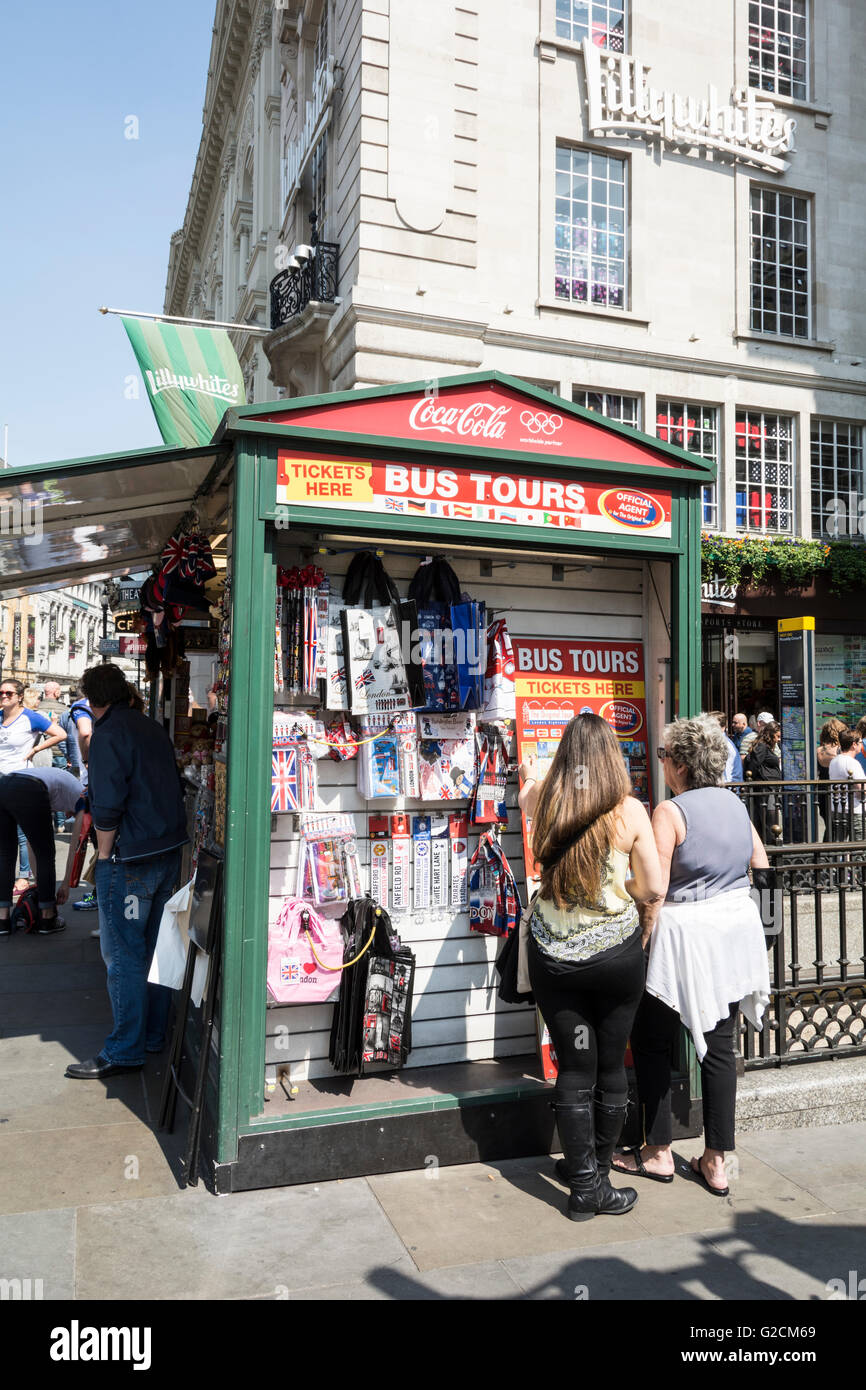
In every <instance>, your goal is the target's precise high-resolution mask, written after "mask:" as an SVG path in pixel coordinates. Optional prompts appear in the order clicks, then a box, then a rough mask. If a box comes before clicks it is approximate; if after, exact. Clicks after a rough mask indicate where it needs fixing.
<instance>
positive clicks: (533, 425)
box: [520, 410, 562, 434]
mask: <svg viewBox="0 0 866 1390" xmlns="http://www.w3.org/2000/svg"><path fill="white" fill-rule="evenodd" d="M520 423H521V425H525V426H526V428H527V429H528V430H529V432H530V434H556V431H557V430H561V429H562V416H561V415H548V413H547V411H546V410H524V412H523V414H522V415H521V417H520Z"/></svg>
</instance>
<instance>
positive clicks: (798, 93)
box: [749, 0, 809, 101]
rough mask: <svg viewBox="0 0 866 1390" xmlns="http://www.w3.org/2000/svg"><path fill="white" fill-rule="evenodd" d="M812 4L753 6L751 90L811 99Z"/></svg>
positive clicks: (782, 0)
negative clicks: (810, 25) (810, 12)
mask: <svg viewBox="0 0 866 1390" xmlns="http://www.w3.org/2000/svg"><path fill="white" fill-rule="evenodd" d="M808 22H809V14H808V0H760V3H757V4H750V5H749V86H750V87H758V88H760V90H761V91H763V92H775V93H776V94H777V95H778V96H783V97H794V98H799V99H800V100H801V101H805V100H806V99H807V97H808V95H809V58H808V54H809V30H808Z"/></svg>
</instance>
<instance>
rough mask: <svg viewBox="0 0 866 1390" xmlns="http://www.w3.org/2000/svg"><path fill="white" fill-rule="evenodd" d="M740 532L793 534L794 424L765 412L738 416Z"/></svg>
mask: <svg viewBox="0 0 866 1390" xmlns="http://www.w3.org/2000/svg"><path fill="white" fill-rule="evenodd" d="M735 434H736V526H737V530H738V531H760V532H767V531H773V532H779V533H781V534H784V535H790V534H792V533H793V530H794V420H793V417H792V416H790V415H768V414H766V412H765V411H763V410H738V411H737V416H736V430H735Z"/></svg>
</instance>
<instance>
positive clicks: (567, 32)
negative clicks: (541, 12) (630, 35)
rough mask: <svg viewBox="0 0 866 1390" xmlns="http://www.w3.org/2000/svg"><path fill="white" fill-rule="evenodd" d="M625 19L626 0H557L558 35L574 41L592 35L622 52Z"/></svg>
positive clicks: (601, 45) (596, 39)
mask: <svg viewBox="0 0 866 1390" xmlns="http://www.w3.org/2000/svg"><path fill="white" fill-rule="evenodd" d="M627 18H628V6H627V0H556V36H557V38H560V39H571V41H572V42H573V43H582V42H583V40H584V39H588V38H591V39H592V41H593V43H594V44H596V45H597V46H598V47H599V48H607V49H610V51H611V52H612V53H622V52H623V49H624V46H625V25H626V19H627Z"/></svg>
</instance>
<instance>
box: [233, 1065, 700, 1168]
mask: <svg viewBox="0 0 866 1390" xmlns="http://www.w3.org/2000/svg"><path fill="white" fill-rule="evenodd" d="M441 1070H442V1069H440V1071H441ZM461 1070H465V1068H461ZM360 1084H362V1083H360ZM353 1089H355V1090H356V1091H357V1083H356V1088H353ZM405 1089H406V1093H405V1095H403V1096H401V1098H400V1099H399V1100H394V1101H392V1102H391V1103H390V1104H388V1103H386V1104H385V1105H381V1104H375V1105H371V1106H370V1114H369V1116H368V1117H365V1115H364V1108H365V1107H364V1105H363V1104H360V1105H358V1104H356V1105H355V1106H354V1107H353V1113H352V1115H351V1117H349V1116H347V1115H346V1113H345V1110H343V1111H342V1113H340V1109H341V1108H340V1109H338V1108H335V1109H334V1110H333V1111H332V1114H331V1115H329V1114H328V1111H327V1109H322V1108H320V1109H318V1110H316V1111H302V1112H301V1113H299V1114H297V1115H296V1117H295V1121H294V1123H293V1124H292V1126H291V1128H286V1129H269V1128H268V1127H267V1122H266V1121H265V1122H263V1124H262V1128H261V1130H257V1131H256V1133H254V1134H247V1135H242V1136H241V1138H240V1140H239V1143H238V1156H237V1159H236V1160H235V1161H234V1162H233V1163H224V1164H212V1165H211V1167H212V1174H213V1182H214V1186H215V1189H216V1191H217V1192H220V1193H230V1192H245V1191H250V1190H252V1189H254V1188H260V1187H283V1186H291V1185H295V1184H298V1183H312V1182H334V1181H336V1180H337V1179H339V1178H357V1177H372V1176H374V1175H375V1174H378V1173H396V1172H404V1171H408V1170H412V1169H420V1170H423V1169H425V1168H428V1167H429V1166H430V1157H431V1155H434V1156H435V1159H436V1162H437V1164H438V1165H439V1166H442V1167H447V1166H451V1165H453V1164H458V1163H495V1162H497V1161H499V1160H504V1159H509V1158H532V1157H534V1156H536V1155H539V1154H546V1153H551V1152H553V1153H556V1152H559V1150H558V1147H557V1145H558V1141H557V1138H556V1127H555V1123H554V1115H553V1110H552V1109H551V1106H550V1101H551V1098H552V1092H553V1087H552V1086H548V1085H545V1084H544V1083H536V1084H535V1085H534V1086H532V1085H530V1087H528V1088H522V1089H521V1090H520V1091H519V1092H517V1093H516V1092H515V1090H514V1089H511V1090H505V1089H498V1090H490V1091H489V1092H487V1093H486V1094H485V1093H484V1092H483V1091H480V1090H475V1091H474V1092H473V1093H471V1094H468V1093H467V1094H464V1095H462V1096H456V1097H453V1098H450V1099H449V1101H448V1102H447V1103H443V1099H442V1097H441V1096H440V1097H438V1098H437V1099H436V1100H434V1099H433V1098H429V1099H421V1098H419V1099H418V1103H417V1106H415V1107H413V1108H412V1109H407V1108H406V1105H407V1101H408V1100H409V1099H410V1097H411V1093H412V1091H411V1087H408V1086H407V1087H406V1088H405ZM672 1092H673V1096H672V1099H673V1133H674V1141H675V1142H676V1140H677V1139H684V1138H691V1137H693V1136H694V1135H697V1134H700V1132H701V1126H702V1118H703V1117H702V1107H701V1102H700V1100H694V1099H692V1098H690V1096H689V1087H688V1078H687V1077H685V1076H683V1077H676V1078H674V1081H673V1086H672ZM630 1095H631V1098H632V1099H634V1090H633V1087H632V1088H631V1092H630ZM353 1099H355V1097H354V1096H353ZM437 1102H438V1103H437ZM637 1141H638V1134H637V1120H636V1110H635V1108H634V1107H631V1108H630V1110H629V1124H628V1126H627V1128H626V1130H625V1131H624V1132H623V1136H622V1142H623V1143H625V1144H634V1143H637Z"/></svg>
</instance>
